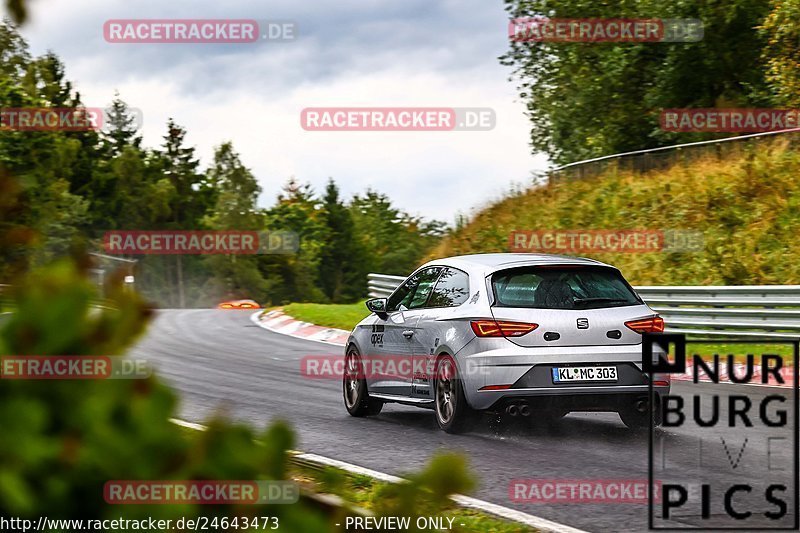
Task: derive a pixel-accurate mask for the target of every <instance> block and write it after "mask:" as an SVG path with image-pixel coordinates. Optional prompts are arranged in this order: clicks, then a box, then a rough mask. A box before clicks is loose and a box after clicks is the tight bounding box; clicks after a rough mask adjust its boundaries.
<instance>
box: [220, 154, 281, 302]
mask: <svg viewBox="0 0 800 533" xmlns="http://www.w3.org/2000/svg"><path fill="white" fill-rule="evenodd" d="M208 179H209V181H210V182H211V183H213V184H214V187H215V189H216V191H217V194H216V203H215V205H214V207H213V209H212V211H211V213H210V214H208V215H207V216H206V218H205V226H207V227H209V228H211V229H215V230H251V231H253V230H260V229H262V228H263V227H264V215H263V213H262V212H261V211H260V210H259V209H258V207H257V205H256V203H257V201H258V195H259V193H260V192H261V187H259V185H258V181H257V180H256V178H255V176H253V174H252V172H250V170H249V169H248V168H247V167H245V166H244V165H243V164H242V161H241V159H240V157H239V154H238V153H236V151H234V149H233V145H232V144H231V143H230V142H226V143H223V144H222V145H221V146H219V147H218V148H217V149H216V151H215V152H214V162H213V163H212V164H211V167H210V168H209V169H208ZM206 262H207V264H208V265H209V267H210V270H211V272H212V273H213V274H214V280H213V285H214V286H215V289H216V291H219V292H221V293H222V294H220V296H222V297H225V298H235V297H240V298H244V297H249V298H257V299H259V300H264V299H266V298H268V297H269V288H270V286H269V284H268V283H267V282H266V280H265V279H264V278H263V277H262V274H261V272H260V270H259V267H258V261H257V257H254V256H237V255H212V256H209V257H208V258H206ZM213 290H214V289H212V291H213Z"/></svg>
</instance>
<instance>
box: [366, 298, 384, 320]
mask: <svg viewBox="0 0 800 533" xmlns="http://www.w3.org/2000/svg"><path fill="white" fill-rule="evenodd" d="M386 304H387V300H386V298H373V299H372V300H367V309H369V310H370V311H372V312H373V313H375V314H376V315H378V316H379V317H380V318H386V317H387V316H388V315H387V314H386Z"/></svg>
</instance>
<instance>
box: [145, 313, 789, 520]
mask: <svg viewBox="0 0 800 533" xmlns="http://www.w3.org/2000/svg"><path fill="white" fill-rule="evenodd" d="M251 314H252V311H221V310H199V309H196V310H165V311H160V312H159V313H158V315H157V318H156V319H155V320H154V322H153V323H152V324H151V326H150V329H149V331H148V333H147V335H146V336H145V338H144V339H143V340H142V341H141V342H140V343H139V344H138V345H137V346H136V347H134V349H133V350H131V353H130V356H132V357H137V358H142V359H145V360H147V361H149V362H151V363H153V365H154V366H155V367H156V368H157V371H158V373H159V374H160V375H161V376H162V377H163V378H164V379H165V380H166V381H167V382H168V383H170V384H171V385H172V386H174V387H175V388H176V389H177V390H178V391H179V393H180V396H181V399H182V404H181V408H180V417H181V418H183V419H184V420H188V421H191V422H198V423H202V422H203V421H204V420H205V419H207V418H208V417H210V416H211V415H213V414H214V413H220V412H221V413H224V414H225V415H226V416H229V417H231V418H234V419H237V420H243V421H248V422H250V423H252V424H253V425H255V426H259V427H263V426H264V425H266V424H267V423H268V422H270V421H271V420H273V419H275V418H283V419H286V420H288V421H290V422H291V424H292V426H293V427H294V428H295V431H296V432H297V434H298V438H299V442H298V445H297V447H298V448H299V449H301V450H303V451H306V452H312V453H316V454H320V455H324V456H327V457H331V458H334V459H339V460H342V461H347V462H350V463H354V464H357V465H360V466H364V467H367V468H371V469H375V470H379V471H382V472H386V473H389V474H394V475H399V476H402V475H403V474H404V473H405V472H409V471H414V470H417V469H419V468H421V467H422V466H423V465H424V464H425V463H426V461H427V460H428V459H429V457H430V456H431V455H432V454H434V453H435V452H437V451H438V450H450V451H458V452H461V453H463V454H465V455H466V456H467V457H468V458H469V462H470V465H471V467H472V470H473V473H474V474H475V476H476V477H477V479H478V480H479V487H478V489H477V490H476V491H475V492H474V493H473V494H472V496H475V497H477V498H481V499H484V500H487V501H490V502H493V503H497V504H500V505H504V506H507V507H512V508H514V509H518V510H520V511H524V512H527V513H531V514H534V515H537V516H540V517H543V518H546V519H549V520H553V521H556V522H560V523H563V524H567V525H570V526H573V527H577V528H580V529H584V530H587V531H643V530H646V529H647V506H646V505H643V504H641V503H614V504H597V503H592V504H584V503H570V504H558V505H552V504H532V503H514V502H512V501H511V500H510V497H509V484H510V483H511V480H513V479H519V478H530V479H564V480H578V479H625V480H646V479H647V457H648V435H647V432H644V433H643V434H637V433H632V432H631V431H629V430H628V429H627V428H625V426H623V425H622V423H621V422H620V420H619V418H618V416H617V415H616V414H612V413H597V414H593V413H592V414H573V415H570V416H568V417H566V418H565V419H563V420H562V421H561V422H559V423H558V424H556V425H555V426H550V427H547V426H543V425H536V424H530V423H523V422H521V421H517V422H513V423H505V424H501V426H500V427H499V428H490V426H489V425H488V424H482V425H481V426H480V427H479V428H478V429H477V430H476V431H475V432H473V433H470V434H467V435H448V434H446V433H444V432H442V431H440V430H439V429H438V427H437V426H436V421H435V420H434V416H433V413H432V411H428V410H423V409H418V408H414V407H405V406H398V405H396V404H390V405H387V406H385V407H384V410H383V412H382V413H381V414H380V415H379V416H377V417H374V418H366V419H356V418H352V417H350V416H349V415H348V414H347V412H346V411H345V409H344V406H343V404H342V393H341V383H340V382H339V381H333V380H320V379H314V380H312V379H307V378H305V377H303V376H301V373H300V364H299V361H300V359H301V358H302V357H304V356H306V355H322V354H337V355H338V354H340V353H341V351H342V350H341V349H340V348H339V347H337V346H333V345H326V344H322V343H319V342H313V341H304V340H300V339H296V338H293V337H288V336H284V335H280V334H276V333H272V332H269V331H266V330H264V329H262V328H259V327H258V326H256V325H255V324H253V323H252V322H251V321H250V315H251ZM694 387H695V386H691V385H687V384H681V383H675V384H674V385H673V392H678V393H681V394H684V393H688V395H687V399H688V400H689V401H690V400H691V398H690V395H691V394H696V393H697V391H698V389H697V388H694ZM702 387H703V388H702V394H701V400H706V399H707V398H706V396H708V395H710V394H712V393H714V392H722V393H725V394H727V393H728V392H729V391H730V388H729V387H730V385H703V386H702ZM737 390H740V391H741V390H742V389H741V388H737ZM746 391H747V395H748V396H749V398H750V399H751V401H752V402H753V405H754V406H755V407H754V409H755V413H756V414H755V416H756V417H757V413H758V405H759V403H758V402H759V401H760V400H761V399H762V398H763V397H764V396H765V395H767V394H769V393H774V392H775V390H774V389H771V388H767V387H746ZM690 405H691V404H690ZM725 412H726V410H724V409H723V415H724V413H725ZM792 415H793V411H792V410H791V406H789V417H790V418H789V420H790V424H791V420H792ZM789 427H790V428H791V425H790V426H789ZM743 435H744V433H743V432H742V430H740V429H727V428H726V429H724V430H721V429H718V428H705V429H699V428H697V427H691V428H690V427H686V426H684V427H680V428H669V429H668V430H662V431H660V433H659V434H658V435H657V437H658V438H657V441H658V445H659V446H663V447H664V450H665V452H664V455H665V457H666V459H665V461H664V464H665V465H666V466H665V471H664V473H663V474H662V475H661V479H667V478H669V479H675V480H681V481H685V480H698V479H699V474H698V468H700V465H699V461H700V459H699V456H700V452H699V446H700V445H701V444H700V443H701V442H702V447H703V451H702V457H703V459H702V461H703V466H702V469H703V472H709V471H711V472H713V473H712V474H708V475H710V476H711V477H710V478H707V479H712V480H714V481H718V482H720V483H723V482H724V484H725V485H726V486H727V485H730V484H733V483H749V484H751V485H753V486H754V490H753V495H755V496H753V498H754V500H753V501H758V502H761V507H759V508H757V509H755V508H754V509H753V511H754V513H761V512H763V511H765V510H775V506H774V505H771V504H769V503H765V502H764V496H763V488H762V487H760V486H759V482H760V481H761V479H763V477H764V476H763V475H762V474H759V472H762V473H763V472H766V471H767V470H766V469H767V468H773V469H775V470H777V469H780V468H783V472H785V482H786V483H787V485H788V487H789V491H788V492H787V493H786V494H785V495H784V496H785V499H786V500H787V502H788V507H789V515H788V516H787V518H788V517H790V516H791V515H792V513H793V512H794V509H795V507H794V500H793V492H794V490H796V488H794V487H793V481H792V478H791V475H790V474H791V468H792V466H791V465H792V444H791V442H792V441H791V439H789V440H775V441H772V444H771V445H770V448H771V451H770V456H769V457H768V456H767V453H766V447H767V444H766V442H767V437H768V436H774V435H779V436H781V435H783V436H787V437H790V436H791V433H788V432H787V431H786V430H772V429H769V430H768V429H765V428H763V427H762V426H761V425H760V424H756V427H754V428H750V429H748V433H747V436H748V439H749V440H748V443H747V444H746V445H745V448H744V450H742V442H743ZM721 438H725V439H726V442H725V444H723V443H722V440H721ZM724 446H727V451H726V449H725V448H724ZM658 449H659V450H660V449H661V448H658ZM740 451H741V454H740ZM737 456H738V458H739V461H738V463H736V460H737ZM659 460H660V459H659ZM767 461H769V463H767ZM734 463H735V464H737V466H736V468H733V467H732V465H733V464H734ZM697 492H698V493H699V491H697ZM692 494H693V495H694V496H696V495H697V494H696V493H695V492H692ZM714 498H716V499H715V500H714V501H712V506H711V514H712V521H713V517H714V516H716V515H721V514H722V513H724V511H723V506H722V503H721V496H720V495H719V494H715V496H714ZM734 501H736V502H739V503H738V504H739V505H741V506H743V507H744V505H745V504H744V503H742V502H745V501H746V500H745V499H743V497H742V498H740V497H738V496H737V497H736V498H735V500H734ZM684 514H685V513H684ZM759 516H760V515H759ZM675 519H676V520H677V521H676V522H672V523H671V525H673V526H677V527H687V526H690V525H691V524H693V523H694V524H697V525H700V523H697V522H692V521H691V519H690V518H687V517H683V518H682V517H681V516H676V517H675ZM790 523H791V522H788V523H786V524H790ZM657 525H662V526H663V525H666V524H664V523H659V524H657ZM704 525H705V526H706V527H710V526H712V525H714V524H713V523H711V522H706V523H705V524H704ZM769 525H772V526H773V527H774V525H776V524H774V523H772V524H769Z"/></svg>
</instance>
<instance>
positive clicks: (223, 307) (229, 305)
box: [220, 304, 233, 309]
mask: <svg viewBox="0 0 800 533" xmlns="http://www.w3.org/2000/svg"><path fill="white" fill-rule="evenodd" d="M220 307H222V309H230V308H231V307H233V306H232V305H231V304H222V305H221V306H220Z"/></svg>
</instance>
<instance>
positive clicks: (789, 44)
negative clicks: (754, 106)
mask: <svg viewBox="0 0 800 533" xmlns="http://www.w3.org/2000/svg"><path fill="white" fill-rule="evenodd" d="M770 6H771V8H772V10H771V11H770V13H769V15H768V16H767V18H766V20H765V21H764V24H763V25H762V26H761V27H760V28H759V30H760V31H761V33H762V35H764V37H765V38H766V41H767V44H766V46H765V48H764V51H763V59H764V62H765V69H766V77H767V81H768V82H769V85H770V88H771V89H772V92H773V94H774V96H775V102H776V104H778V105H784V106H788V107H791V108H797V107H800V1H798V0H773V1H772V2H770Z"/></svg>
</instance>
